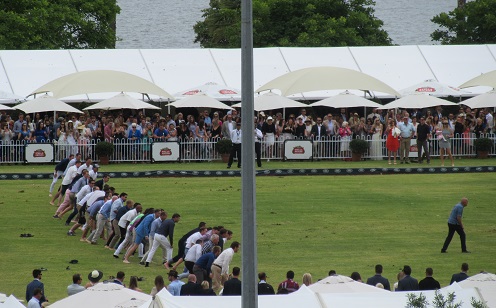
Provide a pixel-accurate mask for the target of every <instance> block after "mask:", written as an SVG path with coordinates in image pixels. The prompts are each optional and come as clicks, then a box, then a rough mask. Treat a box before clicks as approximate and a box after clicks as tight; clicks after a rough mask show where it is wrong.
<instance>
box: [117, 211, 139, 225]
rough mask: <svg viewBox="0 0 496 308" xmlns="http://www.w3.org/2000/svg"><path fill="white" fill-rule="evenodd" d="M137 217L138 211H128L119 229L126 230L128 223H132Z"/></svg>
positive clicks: (123, 216) (120, 221)
mask: <svg viewBox="0 0 496 308" xmlns="http://www.w3.org/2000/svg"><path fill="white" fill-rule="evenodd" d="M136 216H138V212H137V211H136V209H132V210H129V211H127V213H126V214H124V215H122V217H121V219H119V224H118V225H119V227H121V228H126V226H127V223H128V222H131V221H132V220H133V219H134V218H136Z"/></svg>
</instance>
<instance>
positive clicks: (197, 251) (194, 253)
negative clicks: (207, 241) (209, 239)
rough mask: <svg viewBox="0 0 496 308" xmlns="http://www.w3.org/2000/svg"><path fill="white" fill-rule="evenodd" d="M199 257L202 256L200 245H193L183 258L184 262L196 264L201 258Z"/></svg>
mask: <svg viewBox="0 0 496 308" xmlns="http://www.w3.org/2000/svg"><path fill="white" fill-rule="evenodd" d="M201 255H202V245H201V244H194V245H193V246H191V248H190V249H189V250H188V253H187V254H186V257H184V261H189V262H196V260H198V259H199V258H200V257H201Z"/></svg>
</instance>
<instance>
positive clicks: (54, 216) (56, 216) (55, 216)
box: [52, 215, 60, 219]
mask: <svg viewBox="0 0 496 308" xmlns="http://www.w3.org/2000/svg"><path fill="white" fill-rule="evenodd" d="M52 217H53V218H56V219H60V217H59V216H58V215H53V216H52Z"/></svg>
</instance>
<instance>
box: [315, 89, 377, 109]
mask: <svg viewBox="0 0 496 308" xmlns="http://www.w3.org/2000/svg"><path fill="white" fill-rule="evenodd" d="M310 106H312V107H314V106H326V107H332V108H353V107H372V108H379V107H382V105H381V104H378V103H376V102H373V101H371V100H368V99H366V98H363V97H360V96H358V95H355V94H353V93H350V92H348V91H345V92H343V93H340V94H338V95H336V96H331V97H328V98H326V99H323V100H321V101H318V102H315V103H313V104H310Z"/></svg>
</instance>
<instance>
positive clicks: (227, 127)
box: [222, 113, 236, 139]
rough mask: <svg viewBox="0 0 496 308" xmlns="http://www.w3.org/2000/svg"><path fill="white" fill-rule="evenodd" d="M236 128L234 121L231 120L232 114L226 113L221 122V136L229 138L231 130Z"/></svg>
mask: <svg viewBox="0 0 496 308" xmlns="http://www.w3.org/2000/svg"><path fill="white" fill-rule="evenodd" d="M235 129H236V123H235V122H234V121H233V118H232V114H230V113H228V114H227V115H226V120H225V121H224V123H222V137H224V138H227V139H231V132H232V131H233V130H235Z"/></svg>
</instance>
